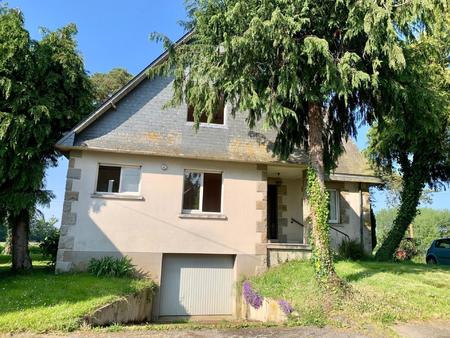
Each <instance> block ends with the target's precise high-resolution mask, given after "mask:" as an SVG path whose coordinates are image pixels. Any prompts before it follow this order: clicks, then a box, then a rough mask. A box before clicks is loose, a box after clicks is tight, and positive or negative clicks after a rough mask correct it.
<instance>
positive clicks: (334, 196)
mask: <svg viewBox="0 0 450 338" xmlns="http://www.w3.org/2000/svg"><path fill="white" fill-rule="evenodd" d="M328 194H329V195H330V203H329V205H328V208H329V215H328V222H330V223H339V192H338V191H337V190H332V189H330V190H328Z"/></svg>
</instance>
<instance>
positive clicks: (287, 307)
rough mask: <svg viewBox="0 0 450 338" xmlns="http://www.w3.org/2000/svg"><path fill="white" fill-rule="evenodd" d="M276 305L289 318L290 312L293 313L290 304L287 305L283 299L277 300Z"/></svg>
mask: <svg viewBox="0 0 450 338" xmlns="http://www.w3.org/2000/svg"><path fill="white" fill-rule="evenodd" d="M278 305H279V306H280V308H281V310H282V311H283V312H284V313H285V314H286V315H287V316H289V315H290V314H291V313H292V311H294V308H293V307H292V305H291V304H289V302H288V301H287V300H284V299H281V300H279V301H278Z"/></svg>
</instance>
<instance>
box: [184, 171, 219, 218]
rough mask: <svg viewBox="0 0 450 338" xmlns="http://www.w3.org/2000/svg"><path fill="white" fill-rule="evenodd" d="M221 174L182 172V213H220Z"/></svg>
mask: <svg viewBox="0 0 450 338" xmlns="http://www.w3.org/2000/svg"><path fill="white" fill-rule="evenodd" d="M221 209H222V173H211V172H199V171H189V170H186V171H185V172H184V184H183V212H186V213H191V212H221Z"/></svg>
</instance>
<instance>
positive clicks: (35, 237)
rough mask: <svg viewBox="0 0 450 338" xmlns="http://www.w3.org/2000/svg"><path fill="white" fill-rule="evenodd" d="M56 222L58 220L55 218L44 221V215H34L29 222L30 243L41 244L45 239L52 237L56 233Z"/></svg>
mask: <svg viewBox="0 0 450 338" xmlns="http://www.w3.org/2000/svg"><path fill="white" fill-rule="evenodd" d="M56 222H58V220H57V219H56V218H55V217H51V218H50V219H49V220H46V219H45V216H44V215H42V214H40V213H36V214H35V216H34V217H33V218H32V219H31V222H30V223H31V224H30V241H34V242H42V241H43V240H44V239H45V238H46V237H48V236H50V235H52V234H53V233H54V232H55V231H57V228H56V227H55V224H56Z"/></svg>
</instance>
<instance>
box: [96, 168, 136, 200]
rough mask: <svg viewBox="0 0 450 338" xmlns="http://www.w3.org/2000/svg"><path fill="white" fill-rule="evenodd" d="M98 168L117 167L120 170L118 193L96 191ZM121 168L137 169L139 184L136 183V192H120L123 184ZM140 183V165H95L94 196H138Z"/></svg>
mask: <svg viewBox="0 0 450 338" xmlns="http://www.w3.org/2000/svg"><path fill="white" fill-rule="evenodd" d="M100 166H105V167H118V168H120V183H119V191H118V192H108V191H97V184H98V175H99V172H100ZM123 168H132V169H139V183H138V191H128V192H121V190H122V182H123V170H122V169H123ZM141 181H142V166H141V165H132V164H117V163H103V162H102V163H98V164H97V175H96V178H95V186H94V194H97V195H113V196H114V195H116V196H130V195H131V196H139V195H140V193H141Z"/></svg>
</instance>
